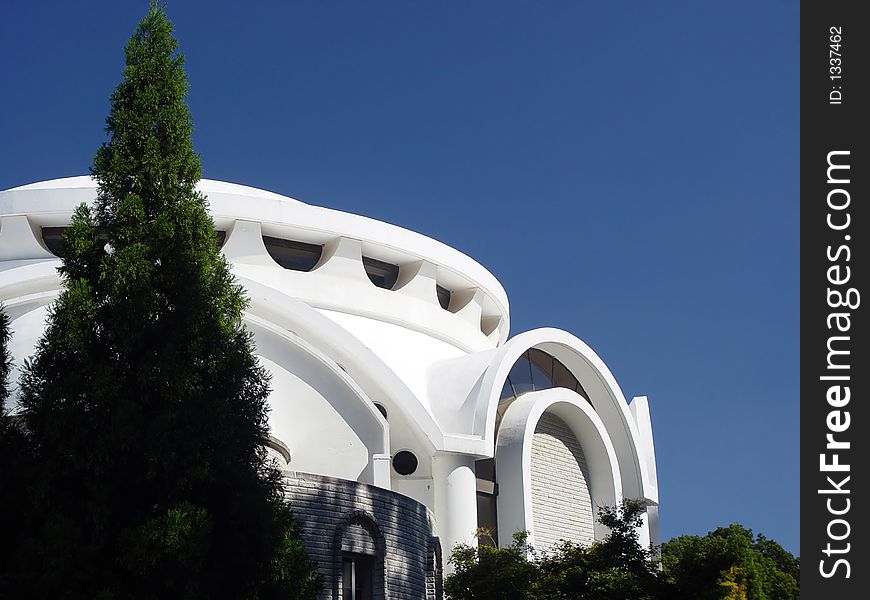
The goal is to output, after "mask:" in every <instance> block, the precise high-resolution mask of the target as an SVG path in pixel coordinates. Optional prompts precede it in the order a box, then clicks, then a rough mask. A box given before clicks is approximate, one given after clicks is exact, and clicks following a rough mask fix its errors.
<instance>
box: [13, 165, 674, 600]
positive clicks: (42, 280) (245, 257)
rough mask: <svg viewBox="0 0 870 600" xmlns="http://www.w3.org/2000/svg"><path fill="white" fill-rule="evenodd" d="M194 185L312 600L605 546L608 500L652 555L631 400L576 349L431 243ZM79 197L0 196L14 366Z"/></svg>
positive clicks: (397, 592) (361, 221)
mask: <svg viewBox="0 0 870 600" xmlns="http://www.w3.org/2000/svg"><path fill="white" fill-rule="evenodd" d="M199 189H200V190H201V191H202V192H203V193H204V194H206V195H207V196H208V199H209V204H210V210H211V214H212V217H213V219H214V224H215V228H216V230H217V232H218V240H219V243H220V244H221V248H222V252H223V254H224V255H225V256H226V258H227V260H228V261H229V263H230V264H231V265H232V269H233V272H234V273H235V275H236V277H237V279H238V281H239V282H240V283H241V284H242V285H243V286H244V287H245V289H246V290H247V294H248V297H249V299H250V304H249V306H248V308H247V310H246V312H245V317H244V321H245V325H246V326H247V327H248V329H250V330H251V331H252V332H253V334H254V339H255V342H256V351H257V355H258V357H259V359H260V361H261V363H262V364H263V365H264V366H265V367H266V368H267V369H268V370H269V371H270V372H271V374H272V395H271V397H270V406H271V412H270V422H271V436H272V437H271V439H270V440H269V442H268V448H269V452H270V454H271V455H272V456H273V457H274V459H275V461H277V462H278V464H279V465H280V467H281V468H282V469H283V470H284V472H285V475H286V482H287V483H286V489H287V497H288V499H289V501H290V502H291V503H292V505H293V507H294V510H295V512H296V514H297V519H298V520H299V522H300V526H301V529H302V533H303V538H304V541H305V545H306V548H307V550H308V552H309V554H310V555H311V556H312V558H314V559H315V560H317V561H318V564H319V567H320V569H321V572H322V573H323V575H324V581H325V586H324V590H323V594H322V595H323V598H324V599H326V598H329V599H338V598H344V599H348V598H353V599H355V600H359V599H362V598H401V599H405V598H407V599H412V598H413V599H415V600H416V599H420V600H424V599H426V600H428V599H430V598H431V599H436V598H440V597H441V595H442V592H441V570H442V565H443V569H445V570H447V571H449V569H450V566H449V561H448V557H449V555H450V551H451V549H452V548H453V547H454V546H455V545H456V544H458V543H466V544H472V545H475V544H478V543H489V544H502V545H504V544H509V543H510V542H511V538H512V534H513V533H514V532H517V531H523V530H525V531H528V532H529V541H530V543H531V544H532V545H533V546H534V547H535V548H539V549H546V548H548V547H550V546H552V545H553V544H554V543H556V542H558V541H559V540H560V539H569V540H572V541H575V542H580V543H585V544H588V543H591V542H592V541H594V540H596V539H601V538H602V537H604V536H605V535H606V530H605V529H604V528H602V526H601V525H599V524H598V523H597V521H596V513H597V510H598V508H599V507H601V506H614V505H616V504H618V503H619V502H620V501H621V499H622V498H637V499H643V500H645V501H646V503H647V505H648V507H647V509H646V515H645V517H644V524H643V526H642V527H641V530H640V536H641V540H642V542H643V543H654V544H655V543H658V542H659V535H658V483H657V477H656V461H655V451H654V447H653V438H652V427H651V424H650V415H649V407H648V404H647V399H646V397H644V396H640V397H635V398H633V399H631V400H630V401H629V400H627V399H626V398H625V397H624V396H623V393H622V391H621V390H620V388H619V385H618V384H617V382H616V380H615V379H614V377H613V375H612V374H611V372H610V371H609V369H608V368H607V366H606V365H605V364H604V363H603V362H602V360H601V359H600V358H599V357H598V356H597V355H596V354H595V352H594V351H593V350H592V349H591V348H589V346H587V345H586V344H584V343H583V342H582V341H581V340H580V339H578V338H577V337H575V336H574V335H572V334H570V333H568V332H566V331H562V330H559V329H551V328H546V329H534V330H531V331H525V332H521V333H516V334H514V335H512V336H511V335H510V334H509V327H510V313H509V308H508V297H507V295H506V293H505V290H504V289H503V288H502V286H501V284H500V283H499V282H498V281H497V280H496V278H495V277H494V276H493V275H492V274H490V273H489V272H488V271H487V270H486V269H485V268H483V267H482V266H481V265H480V264H478V263H477V262H475V261H474V260H473V259H471V258H469V257H468V256H466V255H464V254H462V253H461V252H459V251H457V250H455V249H453V248H451V247H449V246H447V245H445V244H442V243H441V242H438V241H436V240H433V239H430V238H428V237H425V236H423V235H420V234H418V233H414V232H412V231H408V230H406V229H403V228H401V227H397V226H395V225H390V224H388V223H384V222H381V221H375V220H372V219H369V218H366V217H362V216H358V215H354V214H349V213H345V212H340V211H336V210H332V209H328V208H322V207H318V206H312V205H309V204H305V203H303V202H299V201H297V200H293V199H291V198H287V197H285V196H281V195H278V194H274V193H271V192H267V191H263V190H259V189H255V188H251V187H246V186H241V185H235V184H230V183H223V182H219V181H210V180H202V181H201V182H200V184H199ZM95 198H96V187H95V183H94V182H93V181H92V180H91V179H90V178H89V177H71V178H66V179H56V180H51V181H45V182H41V183H35V184H31V185H25V186H21V187H17V188H13V189H10V190H6V191H3V192H0V302H2V304H3V306H4V307H5V311H6V313H7V314H8V315H9V317H10V320H11V326H12V331H13V338H12V343H11V349H12V353H13V359H14V361H15V364H16V365H17V366H20V365H22V364H23V361H24V359H25V358H26V357H28V356H29V355H30V354H31V353H32V352H33V349H34V347H35V345H36V342H37V339H38V338H39V336H40V335H41V333H42V331H43V328H44V325H45V319H46V314H47V310H48V307H49V306H50V305H51V303H52V302H53V301H54V300H55V299H56V298H57V296H58V294H59V292H60V290H61V284H62V282H61V279H60V277H59V275H58V273H57V270H56V269H57V267H58V265H59V264H60V262H59V259H58V257H57V255H58V254H59V248H60V241H61V237H62V233H63V228H64V227H66V226H67V225H68V224H69V222H70V219H71V217H72V213H73V210H74V209H75V207H76V206H77V205H79V204H80V203H82V202H85V203H91V202H93V201H94V199H95ZM506 243H509V242H506ZM16 377H17V373H13V376H12V378H13V382H12V383H13V394H12V396H11V398H12V400H11V402H12V403H13V404H14V397H15V393H14V387H15V383H14V379H15V378H16ZM13 411H14V408H13ZM442 555H443V559H442Z"/></svg>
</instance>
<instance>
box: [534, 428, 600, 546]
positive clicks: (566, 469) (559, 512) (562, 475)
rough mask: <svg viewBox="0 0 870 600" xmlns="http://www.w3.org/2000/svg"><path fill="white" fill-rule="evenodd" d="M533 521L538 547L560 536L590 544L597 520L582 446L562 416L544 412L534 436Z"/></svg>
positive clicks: (554, 540)
mask: <svg viewBox="0 0 870 600" xmlns="http://www.w3.org/2000/svg"><path fill="white" fill-rule="evenodd" d="M531 478H532V523H533V526H534V532H535V547H536V548H538V549H540V550H546V549H548V548H550V547H551V546H552V545H553V544H555V543H556V542H558V541H559V540H561V539H565V540H570V541H572V542H578V543H582V544H590V543H592V541H593V540H594V539H595V531H594V525H595V520H594V516H593V512H592V500H591V499H590V496H589V486H588V484H587V482H588V481H589V471H588V469H587V467H586V458H585V457H584V456H583V448H582V447H581V446H580V443H579V442H578V441H577V438H576V437H575V436H574V433H573V432H572V431H571V430H570V429H569V428H568V426H567V425H566V424H565V422H564V421H562V419H560V418H559V417H557V416H555V415H550V414H546V413H545V414H544V415H543V416H542V417H541V420H540V421H538V424H537V426H536V427H535V434H534V438H533V439H532V473H531Z"/></svg>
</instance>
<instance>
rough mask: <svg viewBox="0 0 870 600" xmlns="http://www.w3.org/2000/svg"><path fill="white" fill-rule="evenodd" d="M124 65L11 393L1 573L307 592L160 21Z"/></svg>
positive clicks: (144, 28)
mask: <svg viewBox="0 0 870 600" xmlns="http://www.w3.org/2000/svg"><path fill="white" fill-rule="evenodd" d="M125 56H126V62H125V64H126V66H125V69H124V77H123V81H122V82H121V84H120V85H119V86H118V88H117V89H116V90H115V92H114V93H113V94H112V97H111V111H110V114H109V116H108V118H107V120H106V131H107V133H108V136H109V139H108V142H107V143H105V144H104V145H103V146H102V147H101V148H100V149H99V150H98V152H97V154H96V157H95V158H94V163H93V167H92V169H91V172H92V175H93V177H94V178H95V179H96V181H97V183H98V193H97V200H96V203H95V205H94V207H93V208H89V207H87V206H84V205H82V206H80V207H79V208H78V209H77V210H76V212H75V214H74V217H73V220H72V224H71V226H70V227H69V228H68V230H67V232H66V234H65V237H64V250H63V253H64V259H63V264H62V266H61V267H60V273H61V274H62V276H63V278H64V283H65V289H64V291H63V292H62V294H61V295H60V297H59V298H58V300H57V302H56V303H55V304H54V305H53V306H52V308H51V310H50V313H49V319H48V323H47V326H46V330H45V333H44V335H43V337H42V338H41V339H40V341H39V343H38V346H37V350H36V354H35V355H34V357H33V358H32V360H30V361H29V362H28V363H27V364H26V367H25V370H24V374H23V377H22V380H21V400H20V402H21V407H22V412H21V419H22V423H23V425H24V431H26V435H27V438H28V440H29V444H30V446H29V447H30V448H31V451H32V454H33V460H34V469H32V471H31V472H32V473H34V477H33V481H32V482H30V483H29V484H28V486H27V493H28V498H27V500H28V503H29V507H30V510H29V511H27V515H26V517H27V518H25V519H24V521H26V527H25V529H26V531H27V535H26V536H25V537H24V539H23V540H19V542H18V545H17V547H15V548H14V552H10V554H12V555H13V556H12V558H11V559H10V561H9V562H8V563H6V564H4V565H0V570H5V572H6V574H7V576H8V577H10V578H14V580H15V582H17V584H20V586H21V589H20V590H19V592H20V594H19V597H27V596H30V595H32V596H35V597H56V598H104V599H109V598H206V597H207V598H233V599H239V598H278V597H280V598H309V597H313V594H314V591H315V589H316V584H317V581H316V577H315V571H314V569H313V566H312V564H311V563H310V562H309V561H308V559H307V558H306V557H305V555H304V552H303V550H302V547H301V544H300V542H299V536H298V534H297V532H296V530H295V526H294V522H293V519H292V515H291V514H290V512H289V508H288V507H287V506H286V504H285V503H284V502H283V501H282V492H281V487H280V476H279V475H278V473H277V472H276V471H275V470H274V469H271V468H270V467H269V466H268V465H267V462H266V456H265V452H264V449H263V446H262V444H263V441H264V440H265V438H266V436H267V433H268V430H267V427H268V425H267V404H266V399H267V396H268V394H269V381H268V377H267V373H266V372H265V371H264V370H263V369H262V368H261V367H260V366H259V364H258V362H257V360H256V357H255V356H254V354H253V351H252V348H253V345H252V339H251V336H250V334H249V333H248V332H247V331H246V330H245V329H244V327H243V326H242V321H241V317H242V310H243V309H244V306H245V302H246V301H245V298H244V295H243V293H242V289H241V287H240V286H239V285H238V284H237V283H235V281H234V280H233V277H232V275H231V273H230V270H229V267H228V264H227V263H226V261H225V260H224V258H223V257H222V256H221V254H220V253H219V251H218V248H217V245H216V240H215V233H214V227H213V223H212V221H211V218H210V217H209V215H208V212H207V203H206V199H205V197H204V196H203V195H202V194H201V193H199V192H197V191H196V189H195V185H196V183H197V181H198V180H199V178H200V173H201V166H200V161H199V157H198V156H197V155H196V154H195V153H194V150H193V145H192V142H191V133H192V129H193V128H192V122H191V118H190V113H189V111H188V108H187V106H186V104H185V100H184V99H185V95H186V92H187V89H188V83H187V77H186V75H185V72H184V68H183V65H184V59H183V57H182V56H181V55H180V54H179V53H178V52H177V42H176V40H175V39H174V37H173V35H172V26H171V24H170V23H169V21H168V20H167V18H166V15H165V13H164V10H163V8H162V7H161V6H159V5H158V4H156V3H152V4H151V7H150V10H149V13H148V15H147V16H146V17H145V18H144V19H143V20H142V22H141V23H140V24H139V27H138V29H137V30H136V32H135V33H134V35H133V36H132V38H131V39H130V41H129V43H128V45H127V48H126V55H125ZM4 484H5V482H4ZM11 580H12V579H9V581H11ZM10 585H11V584H10Z"/></svg>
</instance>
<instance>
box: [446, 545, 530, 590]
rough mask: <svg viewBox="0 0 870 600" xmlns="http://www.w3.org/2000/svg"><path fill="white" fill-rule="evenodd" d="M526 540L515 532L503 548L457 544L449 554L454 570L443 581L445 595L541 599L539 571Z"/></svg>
mask: <svg viewBox="0 0 870 600" xmlns="http://www.w3.org/2000/svg"><path fill="white" fill-rule="evenodd" d="M527 539H528V534H527V533H525V532H518V533H515V534H514V537H513V543H512V544H511V545H510V546H507V547H505V548H494V547H493V546H489V545H484V544H480V545H479V546H478V547H477V548H473V547H471V546H468V545H466V544H460V545H459V546H458V547H457V548H455V549H454V550H453V553H452V555H451V562H452V563H453V567H454V571H453V573H452V574H451V575H449V576H447V577H446V578H445V580H444V592H445V594H446V595H447V596H448V597H449V598H452V600H536V599H538V598H540V599H542V600H543V596H541V595H540V578H541V570H540V567H539V565H538V564H537V563H536V562H535V561H534V560H531V556H532V555H533V550H532V549H531V548H530V547H529V546H528V544H527Z"/></svg>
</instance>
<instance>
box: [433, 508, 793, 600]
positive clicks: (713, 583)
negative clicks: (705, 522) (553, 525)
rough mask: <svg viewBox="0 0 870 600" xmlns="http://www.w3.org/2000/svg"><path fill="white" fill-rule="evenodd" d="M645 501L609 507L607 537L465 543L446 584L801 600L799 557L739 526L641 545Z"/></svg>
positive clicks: (531, 598)
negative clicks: (543, 547) (585, 541)
mask: <svg viewBox="0 0 870 600" xmlns="http://www.w3.org/2000/svg"><path fill="white" fill-rule="evenodd" d="M643 508H644V505H643V504H642V503H641V502H638V501H636V500H626V501H624V502H623V504H622V506H620V507H619V508H613V507H603V508H600V509H599V511H598V520H599V522H600V523H601V524H602V525H605V526H606V527H608V528H609V529H610V533H609V534H608V535H607V537H606V538H605V539H603V540H601V541H597V542H595V543H593V544H591V545H588V546H583V545H580V544H574V543H571V542H562V543H561V544H559V545H557V546H556V547H555V548H553V549H551V550H549V551H547V552H542V553H539V552H536V551H535V550H534V549H533V548H531V547H530V546H529V545H528V544H527V539H528V536H527V534H526V533H518V534H515V536H514V541H513V544H511V545H510V546H507V547H505V548H493V547H490V546H483V545H481V546H480V547H478V548H471V547H469V546H464V545H462V546H459V547H458V548H457V549H456V550H454V552H453V555H452V561H453V565H454V569H455V571H454V572H453V574H452V575H449V576H448V577H447V578H446V580H445V582H444V590H445V591H446V592H447V594H448V596H449V597H450V598H451V599H452V600H489V599H491V598H492V599H502V598H503V599H505V600H507V599H517V600H581V599H582V600H657V599H662V600H665V599H668V600H671V599H673V600H797V598H799V597H800V589H799V587H798V582H799V579H800V572H799V562H798V559H797V558H795V557H794V556H792V555H791V554H790V553H789V552H787V551H786V550H785V549H783V548H782V546H780V545H779V544H777V543H776V542H774V541H773V540H771V539H768V538H766V537H764V536H763V535H760V534H759V535H758V536H753V533H752V531H750V530H748V529H745V528H744V527H741V526H740V525H736V524H735V525H731V526H729V527H723V528H719V529H717V530H716V531H713V532H711V533H710V534H708V535H707V536H704V537H699V536H681V537H678V538H675V539H673V540H671V541H669V542H666V543H665V544H664V545H663V546H662V548H661V562H659V560H657V558H656V556H655V553H654V552H653V549H651V548H644V547H643V546H641V544H640V542H639V539H638V534H637V528H638V527H639V526H640V524H641V520H640V518H641V514H642V511H643Z"/></svg>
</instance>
